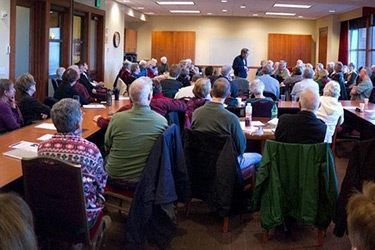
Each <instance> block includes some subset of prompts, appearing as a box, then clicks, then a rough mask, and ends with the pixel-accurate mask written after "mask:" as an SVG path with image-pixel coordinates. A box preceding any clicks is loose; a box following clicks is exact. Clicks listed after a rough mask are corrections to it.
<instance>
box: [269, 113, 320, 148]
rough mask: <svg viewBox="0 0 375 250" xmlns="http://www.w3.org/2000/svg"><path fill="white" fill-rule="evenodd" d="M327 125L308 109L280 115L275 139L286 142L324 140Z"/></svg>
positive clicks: (304, 142)
mask: <svg viewBox="0 0 375 250" xmlns="http://www.w3.org/2000/svg"><path fill="white" fill-rule="evenodd" d="M326 130H327V126H326V125H325V124H324V122H323V121H321V120H319V119H318V118H317V117H316V115H315V114H314V113H312V112H310V111H300V112H298V113H297V114H294V115H291V114H284V115H282V116H280V118H279V123H278V125H277V128H276V132H275V137H276V141H280V142H288V143H302V144H308V143H320V142H324V138H325V134H326Z"/></svg>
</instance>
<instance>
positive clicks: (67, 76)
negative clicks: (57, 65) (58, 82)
mask: <svg viewBox="0 0 375 250" xmlns="http://www.w3.org/2000/svg"><path fill="white" fill-rule="evenodd" d="M78 79H79V74H78V73H77V71H76V70H75V69H72V68H68V69H67V70H66V71H65V72H64V74H63V77H62V80H63V82H66V83H69V84H72V83H74V82H76V81H77V80H78Z"/></svg>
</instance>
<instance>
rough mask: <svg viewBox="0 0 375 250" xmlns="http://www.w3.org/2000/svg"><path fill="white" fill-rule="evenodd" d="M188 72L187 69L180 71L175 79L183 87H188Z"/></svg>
mask: <svg viewBox="0 0 375 250" xmlns="http://www.w3.org/2000/svg"><path fill="white" fill-rule="evenodd" d="M189 74H190V71H189V69H181V73H180V75H179V76H178V78H177V81H179V82H181V83H182V86H183V87H188V86H190V75H189Z"/></svg>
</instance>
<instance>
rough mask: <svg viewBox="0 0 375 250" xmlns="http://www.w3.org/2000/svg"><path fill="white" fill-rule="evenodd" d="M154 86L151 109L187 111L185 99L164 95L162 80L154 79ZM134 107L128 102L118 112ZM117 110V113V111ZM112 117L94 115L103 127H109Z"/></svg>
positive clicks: (165, 111) (98, 123) (158, 111)
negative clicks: (175, 98)
mask: <svg viewBox="0 0 375 250" xmlns="http://www.w3.org/2000/svg"><path fill="white" fill-rule="evenodd" d="M152 87H153V96H152V100H151V103H150V107H151V110H153V111H155V112H156V113H158V114H160V115H162V116H166V115H167V113H168V112H173V111H177V112H185V111H186V107H187V106H186V104H185V101H183V100H174V99H171V98H168V97H165V96H163V94H162V88H161V85H160V82H158V81H156V80H153V81H152ZM132 107H133V104H132V103H130V104H127V105H125V106H122V107H121V108H120V109H119V110H117V112H122V111H126V110H129V109H131V108H132ZM117 112H116V113H117ZM110 120H111V119H110V118H104V117H102V116H101V115H97V116H95V117H94V121H95V122H96V124H97V125H98V127H101V128H107V127H108V124H109V122H110Z"/></svg>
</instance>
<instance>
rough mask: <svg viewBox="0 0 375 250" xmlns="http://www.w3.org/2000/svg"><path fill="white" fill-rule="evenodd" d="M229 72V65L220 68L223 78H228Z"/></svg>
mask: <svg viewBox="0 0 375 250" xmlns="http://www.w3.org/2000/svg"><path fill="white" fill-rule="evenodd" d="M230 72H232V66H230V65H224V66H223V67H222V68H221V74H222V75H223V76H229V75H230Z"/></svg>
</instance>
